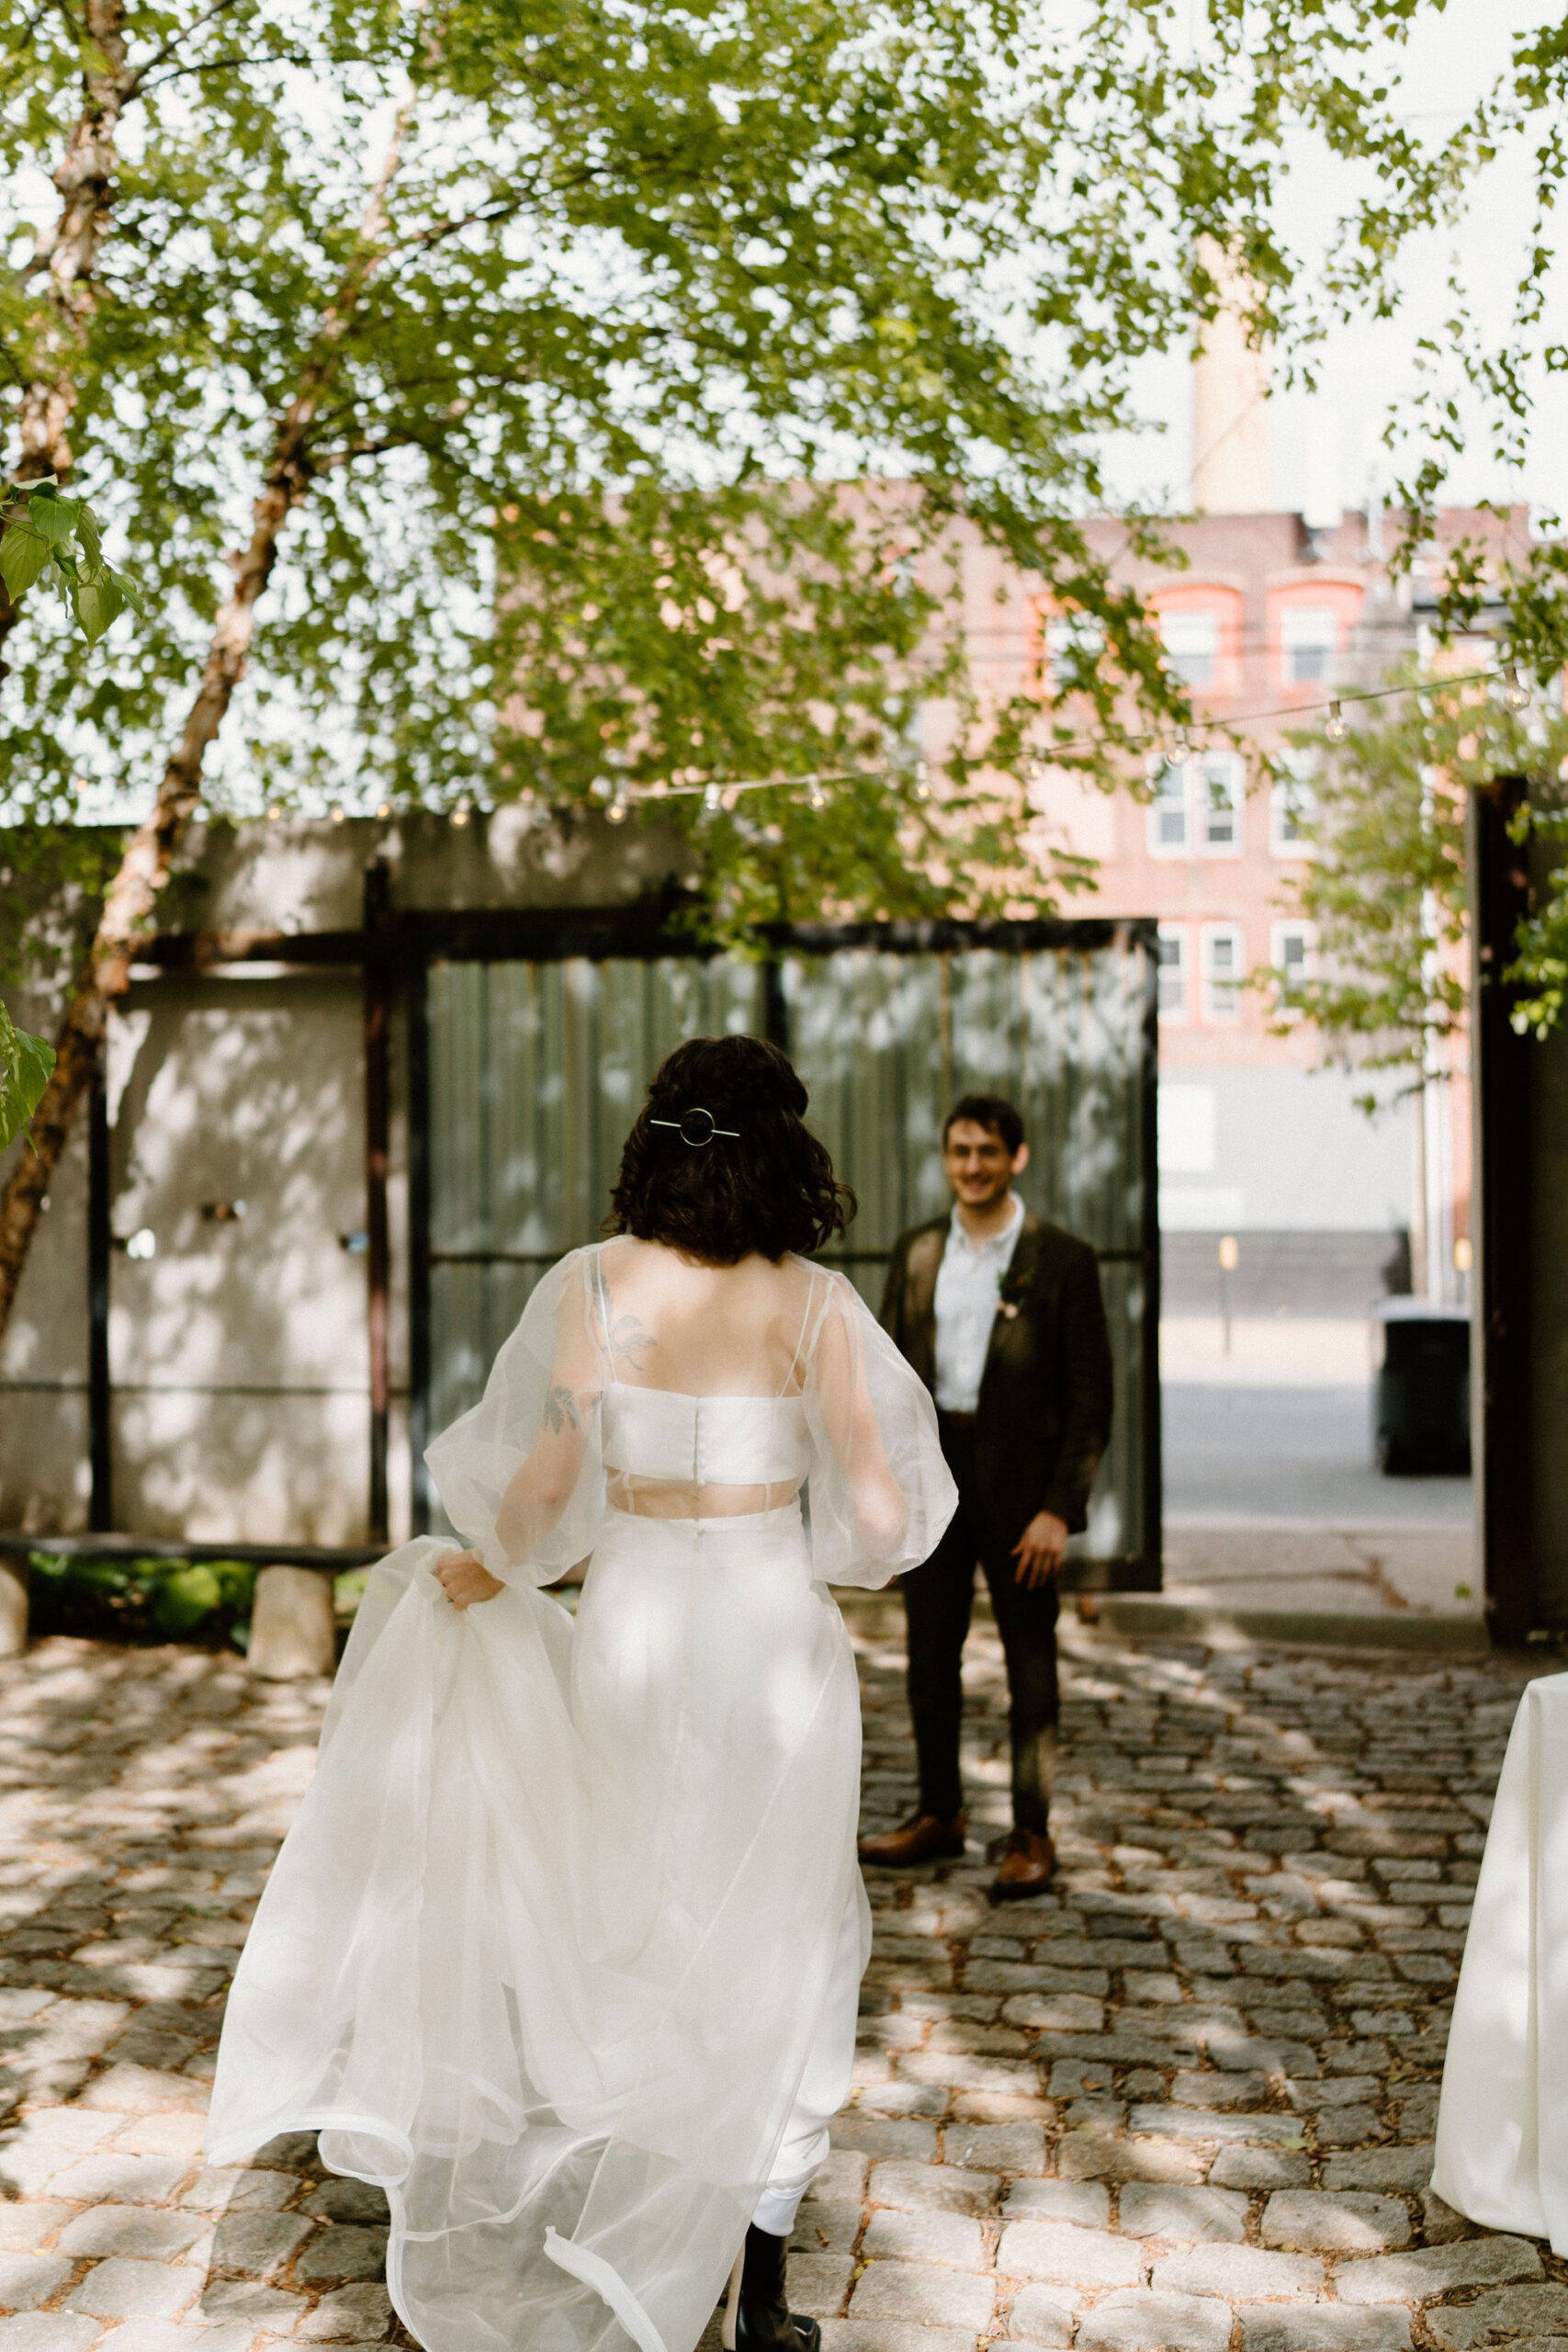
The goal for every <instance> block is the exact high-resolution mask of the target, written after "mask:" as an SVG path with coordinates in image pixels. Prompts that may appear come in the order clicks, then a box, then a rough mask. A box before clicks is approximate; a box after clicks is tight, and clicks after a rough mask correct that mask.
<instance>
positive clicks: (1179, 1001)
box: [1159, 922, 1192, 1029]
mask: <svg viewBox="0 0 1568 2352" xmlns="http://www.w3.org/2000/svg"><path fill="white" fill-rule="evenodd" d="M1159 944H1160V959H1159V1017H1160V1023H1161V1025H1162V1027H1164V1028H1167V1029H1184V1028H1185V1027H1186V1026H1187V1023H1188V1022H1189V1021H1190V1019H1191V1017H1192V1010H1191V1002H1190V999H1191V990H1192V955H1191V938H1190V933H1189V931H1188V928H1187V925H1186V924H1185V923H1184V922H1162V923H1161V925H1160V927H1159ZM1167 947H1174V948H1175V949H1176V954H1175V956H1172V957H1171V958H1170V959H1169V961H1167V958H1166V954H1165V951H1166V949H1167ZM1168 975H1172V976H1174V980H1175V1000H1174V1001H1173V1002H1171V1003H1167V1001H1166V987H1167V976H1168Z"/></svg>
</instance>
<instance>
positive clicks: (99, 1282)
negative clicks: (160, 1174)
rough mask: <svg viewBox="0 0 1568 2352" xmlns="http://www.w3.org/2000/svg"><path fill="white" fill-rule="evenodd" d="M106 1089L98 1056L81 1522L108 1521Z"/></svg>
mask: <svg viewBox="0 0 1568 2352" xmlns="http://www.w3.org/2000/svg"><path fill="white" fill-rule="evenodd" d="M111 1188H112V1178H111V1173H110V1168H109V1114H108V1094H107V1087H106V1085H105V1082H104V1072H103V1068H102V1064H101V1061H100V1065H99V1067H98V1068H97V1069H95V1070H94V1072H93V1076H92V1082H91V1085H90V1087H89V1090H88V1095H87V1460H88V1464H89V1468H90V1471H91V1476H92V1487H91V1499H90V1501H89V1503H88V1507H87V1523H88V1525H89V1526H90V1527H93V1528H96V1529H107V1528H111V1527H113V1525H114V1409H113V1408H114V1400H113V1396H112V1393H111V1390H110V1387H109V1264H110V1260H111V1256H112V1253H113V1250H114V1236H113V1233H112V1231H111V1230H110V1226H109V1211H110V1206H111V1199H112V1191H111Z"/></svg>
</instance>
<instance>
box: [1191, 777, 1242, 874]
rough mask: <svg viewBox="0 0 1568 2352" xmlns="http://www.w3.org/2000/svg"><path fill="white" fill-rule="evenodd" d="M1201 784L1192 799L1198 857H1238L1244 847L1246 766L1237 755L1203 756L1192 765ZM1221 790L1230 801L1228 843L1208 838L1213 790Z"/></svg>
mask: <svg viewBox="0 0 1568 2352" xmlns="http://www.w3.org/2000/svg"><path fill="white" fill-rule="evenodd" d="M1191 765H1192V768H1193V770H1194V772H1195V773H1196V775H1197V776H1198V778H1199V780H1200V789H1199V791H1198V793H1197V794H1195V795H1194V797H1195V798H1196V800H1197V802H1198V809H1197V825H1196V828H1192V827H1191V825H1190V824H1189V829H1190V830H1195V831H1196V832H1197V835H1198V854H1199V855H1200V856H1201V857H1240V855H1241V854H1242V852H1243V851H1244V849H1245V848H1246V846H1247V763H1246V761H1245V760H1244V759H1243V758H1242V757H1241V754H1240V753H1239V752H1204V753H1203V755H1202V757H1201V759H1198V760H1195V761H1193V762H1192V763H1191ZM1215 786H1220V788H1221V789H1222V790H1223V791H1224V793H1225V794H1226V795H1227V796H1228V798H1229V801H1230V816H1231V834H1232V838H1231V839H1230V840H1229V841H1228V842H1227V841H1215V840H1213V838H1212V837H1211V834H1210V826H1211V823H1212V821H1213V816H1214V801H1213V793H1214V787H1215Z"/></svg>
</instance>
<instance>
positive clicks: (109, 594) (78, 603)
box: [71, 570, 127, 645]
mask: <svg viewBox="0 0 1568 2352" xmlns="http://www.w3.org/2000/svg"><path fill="white" fill-rule="evenodd" d="M71 602H72V604H73V606H74V608H75V613H76V619H77V622H78V624H79V625H80V628H81V631H82V634H83V636H84V637H85V639H86V640H87V642H88V644H89V645H96V643H97V641H98V639H99V638H100V637H102V635H103V634H104V631H105V630H106V629H107V628H108V627H109V625H110V623H111V622H112V621H115V620H118V617H119V616H120V614H121V613H123V612H124V610H125V607H126V603H127V598H126V595H125V593H124V591H123V590H122V588H121V587H120V584H119V582H118V579H117V578H116V576H115V574H114V573H113V572H112V571H107V570H106V571H104V572H103V573H102V574H101V575H100V577H99V578H97V579H96V580H77V581H74V582H73V583H72V588H71Z"/></svg>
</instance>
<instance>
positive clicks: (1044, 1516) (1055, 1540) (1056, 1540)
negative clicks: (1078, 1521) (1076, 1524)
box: [1012, 1510, 1067, 1592]
mask: <svg viewBox="0 0 1568 2352" xmlns="http://www.w3.org/2000/svg"><path fill="white" fill-rule="evenodd" d="M1066 1548H1067V1522H1066V1520H1065V1519H1058V1518H1057V1516H1056V1514H1055V1511H1054V1510H1037V1511H1036V1512H1035V1514H1034V1516H1033V1518H1032V1520H1031V1521H1030V1522H1029V1525H1028V1526H1027V1527H1026V1528H1025V1529H1024V1531H1023V1533H1022V1534H1021V1536H1020V1538H1019V1540H1018V1542H1017V1543H1016V1544H1014V1545H1013V1547H1012V1556H1013V1558H1014V1559H1015V1560H1016V1561H1017V1562H1018V1580H1019V1582H1020V1584H1021V1585H1023V1586H1024V1587H1026V1588H1027V1589H1028V1590H1029V1591H1031V1592H1033V1591H1036V1590H1037V1589H1039V1587H1040V1586H1041V1585H1044V1584H1049V1583H1050V1581H1051V1579H1052V1577H1054V1576H1055V1573H1056V1571H1057V1569H1058V1568H1059V1567H1060V1566H1061V1565H1062V1555H1063V1553H1064V1552H1065V1551H1066Z"/></svg>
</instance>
